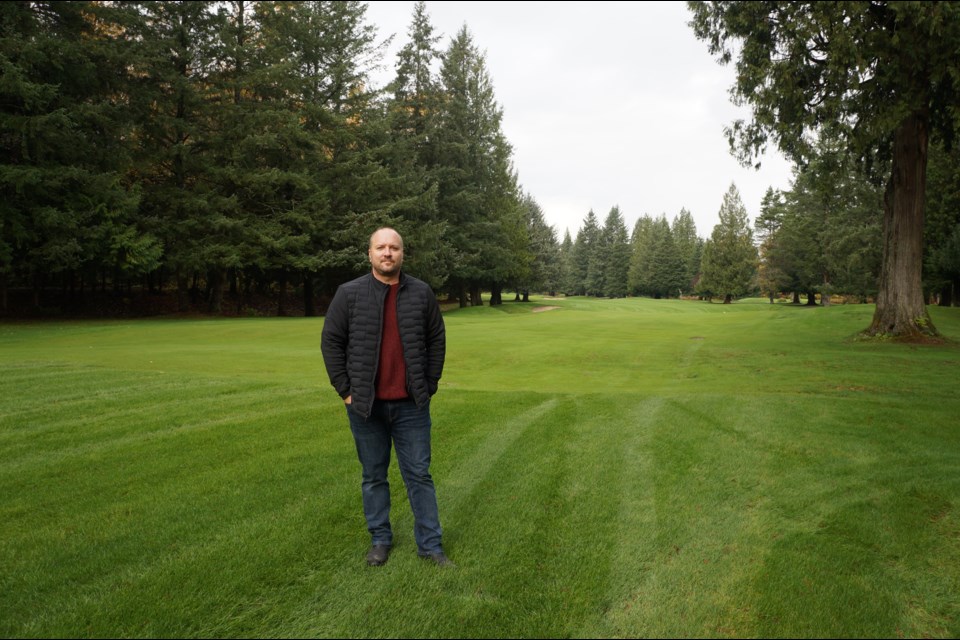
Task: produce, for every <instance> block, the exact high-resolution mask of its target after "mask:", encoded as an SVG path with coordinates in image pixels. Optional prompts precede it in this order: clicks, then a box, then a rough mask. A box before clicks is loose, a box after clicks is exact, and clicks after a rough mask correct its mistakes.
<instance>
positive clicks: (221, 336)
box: [0, 299, 960, 637]
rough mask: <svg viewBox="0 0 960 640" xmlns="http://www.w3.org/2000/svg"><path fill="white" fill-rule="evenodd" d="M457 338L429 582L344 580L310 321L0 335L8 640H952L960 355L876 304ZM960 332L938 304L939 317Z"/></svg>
mask: <svg viewBox="0 0 960 640" xmlns="http://www.w3.org/2000/svg"><path fill="white" fill-rule="evenodd" d="M549 304H551V305H556V306H559V307H560V308H559V309H557V310H555V311H550V312H545V313H530V310H531V309H532V308H533V307H534V305H521V304H507V305H504V307H503V308H498V309H491V308H488V307H485V308H477V309H463V310H457V311H454V312H452V313H449V314H448V315H447V329H448V336H449V357H448V365H447V369H446V372H445V375H444V379H443V381H442V383H441V394H440V395H438V396H437V398H436V399H435V401H434V407H433V415H434V424H435V428H434V466H433V472H434V477H435V478H436V480H437V486H438V495H439V499H440V507H441V518H442V521H443V524H444V528H445V545H446V547H447V551H448V552H449V554H450V555H451V557H452V558H453V559H454V561H455V562H456V563H457V565H458V567H457V568H456V569H454V570H450V571H444V570H437V568H435V567H432V566H430V565H429V564H428V563H425V562H422V561H420V560H419V559H417V558H416V553H415V545H414V543H413V539H412V537H413V536H412V519H411V516H410V513H409V508H408V506H407V504H406V496H405V494H404V490H403V486H402V482H401V481H400V478H399V473H398V472H397V471H396V467H395V464H394V467H393V468H392V470H391V480H392V485H393V497H394V504H395V510H394V529H395V532H396V548H395V551H394V554H393V555H392V557H391V560H390V562H389V563H388V564H387V565H386V566H384V567H381V568H377V569H371V568H367V567H366V566H364V563H363V554H364V553H365V551H366V547H367V535H366V531H365V525H364V523H363V517H362V514H361V509H360V497H359V464H358V463H357V461H356V454H355V452H354V450H353V443H352V440H351V439H350V435H349V429H348V428H347V426H346V417H345V415H344V413H343V408H342V406H340V403H339V401H338V400H337V398H336V396H335V394H334V393H333V391H332V390H331V389H330V387H329V385H328V383H327V381H326V377H325V375H324V373H323V369H322V362H321V360H320V354H319V334H320V328H321V326H322V320H313V319H245V320H231V321H142V322H112V323H41V324H33V325H2V326H0V366H2V367H3V371H4V373H3V376H2V377H0V534H2V535H0V633H3V634H4V636H5V637H38V636H43V637H50V636H69V637H103V636H110V637H132V636H136V637H152V636H190V637H198V636H199V637H211V636H223V637H226V636H231V637H251V636H282V637H303V636H319V637H343V636H353V637H357V636H362V637H411V636H417V637H452V636H458V637H463V636H470V637H565V636H577V637H636V636H655V637H684V636H710V637H756V636H764V637H798V636H803V637H811V636H818V637H827V636H830V637H840V636H843V637H850V636H857V637H889V636H895V635H903V636H907V637H921V636H925V637H957V636H958V635H960V621H958V620H960V619H958V616H960V603H958V598H957V596H956V594H957V593H960V520H958V511H957V505H958V503H960V474H958V473H957V469H958V468H960V428H958V427H957V420H956V416H957V415H958V410H960V399H958V397H957V394H956V384H957V380H958V371H960V369H958V367H960V349H958V348H957V346H956V345H948V346H943V347H934V348H931V347H912V346H909V345H899V344H875V343H860V342H856V341H855V340H853V336H854V334H855V333H856V331H857V330H858V329H861V328H863V327H865V326H867V324H869V318H870V314H871V313H872V308H871V307H865V306H864V307H860V306H848V307H832V308H817V309H806V308H798V307H792V306H781V305H768V304H761V303H752V302H742V303H738V304H735V305H709V304H701V303H690V302H677V301H652V300H620V301H605V300H585V299H567V300H562V301H550V302H549ZM931 313H932V314H933V319H934V322H935V323H936V325H937V326H938V327H939V328H940V330H941V331H943V332H944V333H946V334H947V335H949V336H951V337H953V338H955V339H956V338H958V337H960V315H958V313H957V310H955V309H931Z"/></svg>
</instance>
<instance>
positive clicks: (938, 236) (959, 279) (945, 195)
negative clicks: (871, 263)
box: [924, 144, 960, 306]
mask: <svg viewBox="0 0 960 640" xmlns="http://www.w3.org/2000/svg"><path fill="white" fill-rule="evenodd" d="M926 213H927V216H926V219H927V222H926V224H925V227H924V247H925V251H926V257H925V262H924V283H925V286H926V288H927V289H928V290H929V291H931V292H932V293H934V294H935V295H936V296H937V297H938V298H939V303H940V305H942V306H951V305H952V306H960V260H958V258H960V252H958V250H957V249H958V244H957V241H958V231H957V230H958V229H960V148H958V147H957V146H954V147H953V148H952V149H950V150H949V151H947V150H946V149H944V148H943V145H942V144H937V145H932V146H931V148H930V165H929V176H928V181H927V210H926Z"/></svg>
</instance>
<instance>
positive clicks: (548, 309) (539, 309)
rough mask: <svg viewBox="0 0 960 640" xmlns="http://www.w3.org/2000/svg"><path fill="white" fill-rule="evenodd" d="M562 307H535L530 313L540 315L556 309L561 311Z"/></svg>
mask: <svg viewBox="0 0 960 640" xmlns="http://www.w3.org/2000/svg"><path fill="white" fill-rule="evenodd" d="M559 308H560V307H534V308H533V309H531V310H530V311H532V312H534V313H540V312H542V311H553V310H554V309H559Z"/></svg>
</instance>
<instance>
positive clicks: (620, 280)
mask: <svg viewBox="0 0 960 640" xmlns="http://www.w3.org/2000/svg"><path fill="white" fill-rule="evenodd" d="M601 235H602V237H603V242H602V247H603V248H602V251H603V254H602V256H601V259H602V260H603V289H602V291H603V295H605V296H607V297H608V298H623V297H625V296H626V295H627V274H628V272H629V270H630V240H629V238H628V236H627V226H626V224H625V223H624V221H623V215H621V213H620V207H617V206H615V207H613V208H612V209H610V213H609V214H608V215H607V219H606V221H605V222H604V223H603V232H602V234H601Z"/></svg>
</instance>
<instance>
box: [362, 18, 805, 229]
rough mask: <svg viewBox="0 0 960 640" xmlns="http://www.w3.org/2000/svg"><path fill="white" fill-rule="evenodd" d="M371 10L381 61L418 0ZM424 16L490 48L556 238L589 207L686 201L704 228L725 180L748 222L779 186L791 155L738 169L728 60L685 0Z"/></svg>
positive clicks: (497, 86) (664, 208)
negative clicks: (715, 51)
mask: <svg viewBox="0 0 960 640" xmlns="http://www.w3.org/2000/svg"><path fill="white" fill-rule="evenodd" d="M368 5H369V8H368V11H367V17H368V20H369V22H370V23H372V24H373V25H375V26H376V27H377V28H378V30H379V33H380V36H381V37H382V38H385V37H387V36H389V35H391V34H396V35H395V37H394V41H393V43H392V46H391V48H390V49H389V53H388V54H387V57H386V58H385V60H384V63H385V65H386V71H385V76H384V81H386V80H389V79H391V78H392V77H393V71H394V65H395V62H396V52H397V51H398V50H399V48H400V47H402V46H403V45H404V44H405V43H407V42H408V41H409V37H408V35H407V32H408V29H409V26H410V22H411V20H412V17H413V9H414V5H415V2H413V1H400V2H398V1H395V0H394V1H385V2H384V1H372V2H369V3H368ZM426 7H427V14H428V15H429V17H430V22H431V24H432V25H433V27H434V32H435V34H437V35H441V36H442V39H441V40H440V41H439V43H438V48H440V50H441V51H445V50H446V48H447V46H448V45H449V43H450V39H451V38H452V37H453V36H455V35H456V34H457V32H458V31H459V30H460V28H461V27H463V26H464V25H466V27H467V29H468V30H469V32H470V34H471V36H472V38H473V43H474V45H475V46H476V47H477V48H478V49H479V50H480V51H482V52H485V54H486V66H487V71H488V73H489V75H490V78H491V80H492V82H493V87H494V92H495V96H496V101H497V103H498V104H499V105H500V107H501V108H502V110H503V123H502V130H503V133H504V135H505V136H506V138H507V140H508V141H509V142H510V144H511V145H512V147H513V164H514V168H515V169H516V171H517V175H518V176H519V180H520V183H521V186H522V188H523V190H524V191H525V192H527V193H529V194H530V195H532V196H533V197H534V198H535V199H536V201H537V202H538V203H539V204H540V206H541V208H542V209H543V211H544V214H545V216H546V218H547V222H548V223H549V224H551V225H553V226H554V228H555V229H556V231H557V235H558V239H559V240H563V234H564V232H565V231H567V230H569V231H570V235H571V237H573V238H576V234H577V231H578V230H579V229H580V227H581V226H582V224H583V220H584V218H585V217H586V215H587V213H588V212H589V211H590V210H593V212H594V214H595V215H596V216H597V218H598V221H599V223H600V225H601V226H602V225H603V222H604V220H606V217H607V214H608V213H609V212H610V209H611V208H612V207H613V206H619V207H620V212H621V214H622V215H623V218H624V222H625V223H626V225H627V231H628V232H631V231H632V230H633V226H634V224H635V223H636V221H637V219H638V218H640V217H641V216H643V215H650V216H653V217H659V216H660V215H663V214H665V215H666V216H667V219H668V220H669V221H671V222H672V221H673V218H674V217H675V216H676V215H677V214H679V213H680V210H681V209H682V208H686V209H687V210H688V211H690V213H691V214H692V215H693V218H694V220H695V222H696V224H697V232H698V234H699V235H700V236H701V237H703V238H707V237H709V236H710V234H711V232H712V231H713V227H714V225H716V224H717V222H718V221H719V218H718V215H717V214H718V212H719V210H720V206H721V205H722V204H723V196H724V194H725V193H726V192H727V189H728V188H729V187H730V184H731V183H733V184H735V185H736V186H737V189H738V190H739V192H740V196H741V199H742V201H743V204H744V206H745V207H746V209H747V215H748V216H749V218H750V221H751V224H753V221H754V220H755V219H756V217H757V215H758V214H759V210H760V202H761V199H762V198H763V195H764V193H766V191H767V188H768V187H773V188H774V189H788V188H789V187H790V179H791V165H790V163H788V162H787V161H786V160H785V159H784V158H783V156H781V155H780V154H779V152H775V151H774V152H773V153H768V155H767V156H766V157H765V158H764V159H763V162H762V165H763V166H762V168H761V169H760V170H759V171H756V170H754V169H752V168H744V167H741V166H740V164H739V163H738V162H737V161H736V159H735V158H734V157H733V156H732V155H731V154H730V152H729V146H728V143H727V139H726V137H725V136H724V134H723V128H724V126H727V125H729V124H731V123H732V122H733V121H734V120H735V119H737V118H738V117H739V118H746V119H749V112H748V111H746V110H745V109H738V108H736V107H734V106H733V105H732V104H731V103H730V100H729V93H728V92H729V89H730V87H731V85H732V84H733V80H734V71H733V68H732V67H731V66H729V65H728V66H721V65H720V64H718V63H717V62H716V61H715V59H714V57H713V56H711V55H710V53H709V52H708V51H707V45H706V43H704V42H702V41H700V40H697V39H696V37H694V35H693V30H692V29H691V28H690V27H689V26H688V25H687V22H688V21H689V20H690V13H689V11H688V9H687V7H686V3H685V2H642V3H641V2H589V3H588V2H519V1H511V2H440V1H432V2H430V1H428V2H427V3H426Z"/></svg>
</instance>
